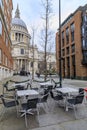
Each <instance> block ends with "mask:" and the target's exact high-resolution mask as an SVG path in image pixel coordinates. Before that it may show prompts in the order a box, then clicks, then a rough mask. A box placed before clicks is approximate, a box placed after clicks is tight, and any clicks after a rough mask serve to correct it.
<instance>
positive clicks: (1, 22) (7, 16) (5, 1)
mask: <svg viewBox="0 0 87 130" xmlns="http://www.w3.org/2000/svg"><path fill="white" fill-rule="evenodd" d="M12 9H13V4H12V0H0V80H1V79H2V78H5V77H8V76H11V74H12V68H13V60H12V56H11V39H10V30H11V18H12Z"/></svg>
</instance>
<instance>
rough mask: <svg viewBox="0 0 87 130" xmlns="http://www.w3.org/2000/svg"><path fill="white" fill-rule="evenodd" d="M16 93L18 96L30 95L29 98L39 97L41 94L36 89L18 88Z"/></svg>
mask: <svg viewBox="0 0 87 130" xmlns="http://www.w3.org/2000/svg"><path fill="white" fill-rule="evenodd" d="M16 94H17V96H18V97H23V96H28V97H29V98H38V95H39V93H38V92H37V91H35V90H18V91H17V92H16Z"/></svg>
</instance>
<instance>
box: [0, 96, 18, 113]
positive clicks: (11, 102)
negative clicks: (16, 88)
mask: <svg viewBox="0 0 87 130" xmlns="http://www.w3.org/2000/svg"><path fill="white" fill-rule="evenodd" d="M0 98H1V100H2V103H3V105H4V109H3V112H2V114H3V113H5V108H12V107H16V110H17V105H19V102H18V100H16V99H11V98H9V97H7V96H5V95H0ZM17 114H18V111H17Z"/></svg>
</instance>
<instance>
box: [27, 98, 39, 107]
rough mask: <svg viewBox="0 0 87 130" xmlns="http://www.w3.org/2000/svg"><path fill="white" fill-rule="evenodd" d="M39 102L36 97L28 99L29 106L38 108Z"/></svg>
mask: <svg viewBox="0 0 87 130" xmlns="http://www.w3.org/2000/svg"><path fill="white" fill-rule="evenodd" d="M37 103H38V98H35V99H28V101H27V108H28V109H30V108H36V107H37Z"/></svg>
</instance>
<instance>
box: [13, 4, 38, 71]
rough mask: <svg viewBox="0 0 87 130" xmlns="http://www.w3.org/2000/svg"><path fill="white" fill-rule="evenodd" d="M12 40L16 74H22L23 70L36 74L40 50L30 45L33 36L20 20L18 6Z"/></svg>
mask: <svg viewBox="0 0 87 130" xmlns="http://www.w3.org/2000/svg"><path fill="white" fill-rule="evenodd" d="M11 40H12V57H13V70H14V73H20V71H21V70H25V71H27V72H30V73H32V71H34V73H35V72H36V70H37V67H38V62H37V61H38V54H37V52H38V48H37V46H36V45H31V43H30V40H31V36H30V34H29V32H28V29H27V26H26V24H25V22H24V21H23V20H22V19H21V18H20V11H19V7H18V5H17V9H16V12H15V17H14V18H13V19H12V26H11ZM33 68H34V69H33Z"/></svg>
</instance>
